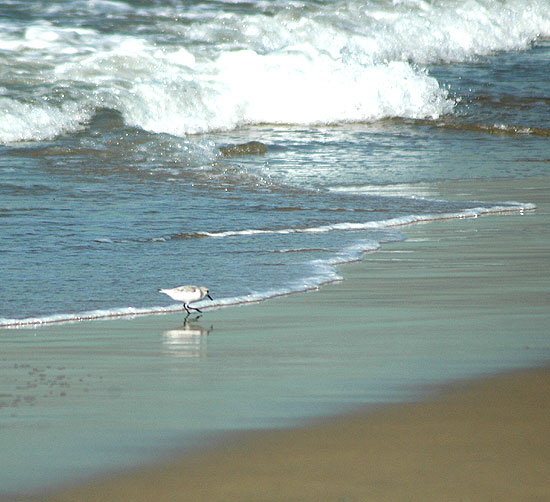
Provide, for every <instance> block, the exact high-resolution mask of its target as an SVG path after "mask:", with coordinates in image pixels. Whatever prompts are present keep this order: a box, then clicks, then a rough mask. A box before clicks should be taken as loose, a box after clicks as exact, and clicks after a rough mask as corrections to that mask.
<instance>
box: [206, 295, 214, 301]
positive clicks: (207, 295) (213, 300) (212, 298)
mask: <svg viewBox="0 0 550 502" xmlns="http://www.w3.org/2000/svg"><path fill="white" fill-rule="evenodd" d="M206 296H208V298H210V299H211V300H212V301H214V299H213V298H212V297H211V296H210V293H208V294H207V295H206Z"/></svg>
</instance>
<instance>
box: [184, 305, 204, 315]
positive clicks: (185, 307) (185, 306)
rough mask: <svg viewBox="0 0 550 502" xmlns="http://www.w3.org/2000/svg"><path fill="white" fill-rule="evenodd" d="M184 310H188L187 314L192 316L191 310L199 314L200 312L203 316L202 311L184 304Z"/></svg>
mask: <svg viewBox="0 0 550 502" xmlns="http://www.w3.org/2000/svg"><path fill="white" fill-rule="evenodd" d="M183 308H184V309H185V310H187V313H188V314H190V313H191V312H190V311H189V309H191V310H196V311H197V312H200V313H201V314H202V310H199V309H198V308H196V307H191V305H187V304H186V303H184V304H183Z"/></svg>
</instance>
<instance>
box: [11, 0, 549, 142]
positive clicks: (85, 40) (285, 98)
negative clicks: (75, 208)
mask: <svg viewBox="0 0 550 502" xmlns="http://www.w3.org/2000/svg"><path fill="white" fill-rule="evenodd" d="M284 4H285V5H284V8H283V5H282V4H280V3H278V2H273V3H265V4H264V3H262V2H259V3H257V4H256V5H257V9H256V11H255V12H252V11H250V12H247V13H246V14H245V13H244V12H242V11H235V12H234V11H232V10H231V9H228V11H227V12H223V13H219V12H218V13H216V15H213V13H212V11H210V10H208V9H203V8H199V7H189V10H188V11H183V12H182V11H181V9H178V10H176V9H175V8H172V7H170V6H155V5H153V6H150V7H147V8H146V7H143V6H141V7H139V8H137V7H132V6H131V5H130V4H127V3H123V2H93V6H92V7H93V8H94V9H95V10H97V11H98V12H105V14H106V15H117V16H121V18H122V19H123V18H124V17H125V16H129V17H131V16H132V14H137V13H139V15H140V16H143V17H151V18H152V19H158V20H159V23H160V22H161V21H162V29H161V30H159V31H158V33H157V34H156V36H155V37H148V38H144V37H141V36H140V35H139V34H134V35H130V34H126V35H121V34H112V33H103V32H98V31H95V30H94V29H92V28H82V27H80V26H74V27H71V26H63V27H61V26H57V25H53V24H51V23H47V22H44V21H41V22H37V23H34V24H32V23H31V24H30V25H26V26H25V27H24V29H23V30H22V29H20V28H19V27H17V26H16V27H14V26H10V25H9V23H7V22H4V26H3V27H4V28H5V30H3V36H2V37H0V48H1V49H2V50H3V51H5V52H4V54H5V55H6V56H7V57H9V58H12V59H11V61H12V62H11V66H10V67H11V68H13V69H14V71H13V74H11V73H8V74H6V76H5V79H4V81H5V82H9V80H10V78H11V77H10V75H13V79H14V85H15V86H16V88H17V89H18V91H17V95H14V94H13V93H12V91H11V90H9V89H8V88H6V89H4V90H3V92H2V93H1V94H3V95H4V96H5V98H3V99H4V100H10V101H3V102H2V106H0V124H1V125H0V141H3V142H10V141H17V140H28V139H37V140H40V139H45V138H51V137H54V136H56V135H58V134H61V133H65V132H69V131H74V130H76V129H78V128H80V127H81V125H82V122H83V121H86V120H88V119H89V117H90V114H91V112H92V111H93V110H94V109H95V108H100V107H103V108H104V107H108V108H113V109H116V110H118V111H120V112H121V113H122V115H123V117H124V120H125V121H126V123H127V124H129V125H132V126H137V127H141V128H143V129H146V130H148V131H152V132H157V133H169V134H173V135H179V136H183V135H186V134H193V133H201V132H208V131H213V130H228V129H233V128H235V127H239V126H241V125H245V124H258V123H274V124H281V123H283V124H330V123H339V122H361V121H373V120H378V119H381V118H385V117H406V118H436V117H440V116H441V115H445V114H449V113H452V111H453V107H454V102H453V100H452V99H451V98H450V97H449V94H448V92H447V90H446V89H444V88H442V87H441V86H440V85H439V83H438V82H437V81H436V80H435V79H434V78H433V77H432V76H430V75H428V74H427V72H426V71H424V70H423V69H422V68H419V66H418V65H425V64H428V63H431V62H437V61H463V60H470V59H472V58H475V57H476V56H478V55H484V54H490V53H492V52H494V51H501V50H521V49H526V48H528V47H529V45H530V44H531V43H532V42H533V41H534V40H536V39H537V37H540V36H548V35H550V8H549V5H548V1H547V0H522V1H520V0H509V1H506V2H500V1H496V0H470V1H469V2H467V3H464V2H458V1H455V0H448V1H445V2H438V3H428V2H423V1H412V0H400V1H396V2H392V3H388V2H381V1H380V2H369V3H365V2H360V1H355V0H350V1H347V2H339V3H336V4H333V3H328V4H326V5H317V6H312V5H310V6H309V9H304V8H303V6H302V5H301V4H292V3H291V4H288V3H287V2H285V3H284ZM84 5H85V4H84V3H82V2H75V5H74V6H73V7H72V8H73V9H74V12H75V15H79V13H81V12H83V10H82V9H84ZM86 5H88V4H87V3H86ZM61 7H62V5H61V4H58V3H55V2H54V3H53V4H52V6H51V7H50V8H51V9H60V8H61ZM64 8H65V7H64ZM147 9H148V10H147ZM265 11H269V12H270V14H269V15H265V14H264V13H263V12H265ZM180 19H183V20H184V21H185V22H183V23H182V22H181V21H180ZM170 35H171V36H170ZM174 38H176V39H177V40H181V41H182V42H181V43H180V44H179V45H178V44H175V43H174ZM29 64H30V65H32V66H33V67H34V68H35V69H36V71H35V72H34V74H32V75H28V70H27V68H28V65H29ZM18 65H20V66H21V70H18ZM37 84H40V89H41V90H40V92H41V93H42V94H41V95H40V96H37V95H36V88H37V87H36V86H37ZM4 85H6V84H4ZM26 85H28V86H29V87H28V89H29V95H28V96H26V95H25V91H24V88H25V86H26ZM60 87H61V88H64V89H67V90H68V91H70V92H67V95H66V97H65V98H64V99H63V98H61V102H59V101H55V100H54V101H55V103H54V102H52V97H53V96H54V95H55V97H56V99H58V98H59V91H58V89H59V88H60ZM54 88H57V90H56V91H54Z"/></svg>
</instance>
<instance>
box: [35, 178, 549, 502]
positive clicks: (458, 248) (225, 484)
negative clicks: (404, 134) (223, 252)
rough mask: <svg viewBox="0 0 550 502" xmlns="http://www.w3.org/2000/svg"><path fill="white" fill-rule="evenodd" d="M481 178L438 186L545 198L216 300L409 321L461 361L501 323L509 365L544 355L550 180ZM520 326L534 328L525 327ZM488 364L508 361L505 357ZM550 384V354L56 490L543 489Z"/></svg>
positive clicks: (268, 322)
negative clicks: (323, 275)
mask: <svg viewBox="0 0 550 502" xmlns="http://www.w3.org/2000/svg"><path fill="white" fill-rule="evenodd" d="M474 186H475V191H473V190H472V189H471V188H472V183H453V184H450V185H447V186H440V187H438V190H439V191H440V193H442V194H445V195H446V196H448V197H449V198H455V199H458V198H461V197H463V198H465V199H472V198H476V199H479V200H495V201H503V200H519V201H522V202H534V203H536V204H537V205H538V209H537V211H536V212H535V213H533V214H526V215H506V216H491V217H487V218H478V219H476V220H460V221H445V222H436V223H430V224H426V225H416V226H411V227H409V228H406V229H404V230H403V232H404V233H405V234H406V235H407V237H408V239H409V240H408V242H403V243H395V244H389V245H386V246H385V247H384V248H383V249H382V250H381V251H379V252H377V253H372V254H369V255H367V256H366V257H365V259H364V260H363V261H362V262H360V263H355V264H349V265H346V266H345V267H343V268H342V270H343V274H344V276H345V277H346V280H345V281H343V282H341V283H337V284H333V285H329V286H327V287H325V288H322V289H321V290H319V291H316V292H313V293H307V294H300V295H292V296H289V297H284V298H278V299H274V300H271V301H268V302H265V303H264V304H261V305H254V306H249V307H241V308H234V309H225V310H220V311H212V312H210V313H209V314H208V315H209V316H211V318H212V320H214V321H215V320H218V319H222V318H224V316H225V317H228V318H230V319H231V320H232V322H233V323H238V324H240V329H248V327H249V326H256V325H257V324H258V323H263V324H264V325H265V326H266V329H272V330H276V329H280V330H285V332H288V330H289V329H290V330H292V331H293V332H296V333H300V332H303V333H306V332H307V333H311V332H315V331H316V330H327V329H332V330H333V331H334V330H335V336H337V332H339V333H343V332H350V331H353V330H364V329H365V324H366V322H367V320H368V326H369V327H370V328H374V327H383V328H384V332H385V333H386V336H392V332H394V331H395V332H397V331H402V330H403V329H404V327H406V329H408V330H414V331H415V332H416V333H425V332H435V333H440V334H441V336H445V337H446V338H447V339H448V338H449V337H454V339H455V340H456V350H457V365H458V364H461V363H460V361H461V353H462V352H463V351H469V352H471V351H475V350H476V346H475V339H476V336H477V334H479V337H480V339H481V338H483V339H484V343H486V340H487V337H494V343H495V344H503V345H506V346H507V348H508V349H510V347H511V348H512V349H513V351H512V352H513V354H514V356H513V357H512V358H511V359H510V364H509V367H510V368H516V369H518V368H521V367H522V366H527V365H529V364H532V363H533V361H534V360H538V361H539V364H540V365H544V364H545V363H547V362H548V359H549V358H548V356H549V354H550V351H549V350H548V349H549V344H548V328H549V327H550V323H549V312H548V311H549V308H548V306H549V303H550V302H549V300H550V298H549V296H550V295H549V287H548V284H549V281H548V278H549V271H550V257H549V253H548V249H549V243H550V237H549V228H550V225H549V223H550V216H549V215H550V211H549V207H550V206H549V198H550V197H549V194H550V190H549V187H550V182H549V180H548V179H544V180H525V181H502V182H491V183H476V184H475V185H474ZM396 281H398V283H399V288H396V287H395V282H396ZM358 311H360V312H361V315H357V312H358ZM281 312H284V322H282V321H281V315H280V314H281ZM305 313H307V315H305ZM312 319H313V321H312ZM275 320H277V322H275ZM279 324H280V325H281V326H279V327H278V325H279ZM336 327H337V329H336ZM518 330H519V331H518ZM518 332H520V333H523V332H524V333H525V334H526V340H528V341H526V342H525V343H523V342H520V343H518V341H517V340H518V337H517V333H518ZM466 335H467V336H468V337H469V338H468V343H467V344H463V343H462V342H463V340H464V336H466ZM472 340H474V342H472ZM403 350H408V348H407V347H404V348H403ZM534 352H535V353H534ZM487 368H488V369H487V373H488V374H491V373H496V372H497V371H496V370H493V369H492V368H493V362H492V361H487ZM450 374H452V372H450ZM549 389H550V370H547V369H541V370H537V371H527V372H520V373H514V374H506V375H504V376H499V377H493V376H489V375H486V376H485V378H483V379H481V381H478V382H461V383H459V384H455V385H454V386H451V387H449V386H445V387H443V388H438V389H431V397H429V398H426V399H425V400H424V401H423V402H421V403H409V404H402V405H388V406H384V407H380V408H377V409H376V410H374V411H373V410H372V409H366V410H364V411H361V410H359V411H358V412H357V413H355V414H353V415H348V416H345V417H337V418H334V417H333V418H331V419H327V420H326V421H316V422H314V423H311V424H310V425H308V426H306V427H298V428H295V429H292V430H276V431H269V432H254V431H251V432H248V433H243V434H238V435H230V436H226V437H225V439H223V440H221V441H220V442H218V443H217V446H216V447H215V448H213V449H210V450H208V451H204V452H201V453H198V454H196V455H194V456H192V457H184V458H182V459H173V460H172V461H169V462H167V463H166V464H162V465H156V466H152V467H151V468H146V469H137V470H135V471H129V472H127V473H123V474H122V475H120V474H118V475H115V476H113V477H112V478H107V479H100V480H95V481H91V482H88V483H84V484H82V485H79V486H77V487H71V488H67V489H66V490H62V491H60V492H58V493H57V494H55V495H51V496H50V498H48V499H47V500H51V501H71V502H73V501H88V500H90V501H92V500H93V501H96V502H101V501H118V500H132V501H136V502H137V501H165V500H166V501H168V500H170V501H172V500H190V501H195V500H196V501H200V500H205V501H217V500H224V501H225V500H239V501H247V500H254V501H257V500H265V501H267V500H285V501H290V500H296V501H309V500H312V501H313V500H315V501H319V500H350V501H355V500H357V501H363V500H423V501H425V500H489V499H492V500H544V499H545V497H547V496H548V493H550V434H549V431H550V427H549V426H550V418H549V417H550V409H549V404H550V391H549ZM40 500H46V498H45V497H41V498H40Z"/></svg>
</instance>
